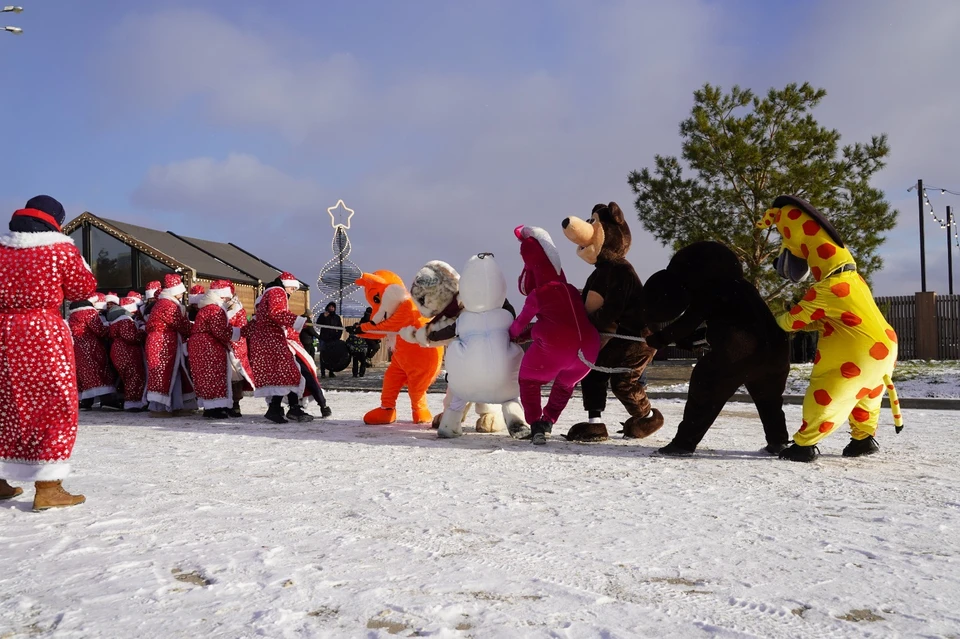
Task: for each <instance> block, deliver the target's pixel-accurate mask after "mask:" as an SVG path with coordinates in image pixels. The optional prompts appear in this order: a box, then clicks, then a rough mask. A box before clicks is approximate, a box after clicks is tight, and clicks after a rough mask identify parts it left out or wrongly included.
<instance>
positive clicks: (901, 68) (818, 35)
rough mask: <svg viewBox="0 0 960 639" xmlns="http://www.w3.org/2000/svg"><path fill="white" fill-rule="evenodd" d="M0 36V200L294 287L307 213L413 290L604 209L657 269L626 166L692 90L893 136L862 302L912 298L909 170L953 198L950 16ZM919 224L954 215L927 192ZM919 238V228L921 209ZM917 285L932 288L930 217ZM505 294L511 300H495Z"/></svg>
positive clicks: (956, 27)
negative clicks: (740, 91)
mask: <svg viewBox="0 0 960 639" xmlns="http://www.w3.org/2000/svg"><path fill="white" fill-rule="evenodd" d="M20 4H22V5H23V6H24V8H25V11H24V13H22V14H20V15H11V14H0V15H2V17H0V21H2V22H3V23H4V24H15V25H18V26H21V27H23V29H24V35H22V36H20V37H16V36H13V35H11V34H5V33H0V122H2V123H3V128H2V134H3V135H2V140H3V144H4V147H5V150H6V153H4V154H2V155H0V175H2V176H3V178H2V181H0V205H3V206H5V207H6V208H7V209H8V210H12V209H14V208H16V207H19V206H21V205H22V204H23V202H25V201H26V200H27V199H28V198H29V197H31V196H32V195H35V194H37V193H49V194H51V195H53V196H55V197H57V198H58V199H60V200H61V201H62V202H63V203H64V205H65V206H66V207H67V209H68V216H70V217H73V216H74V215H78V214H79V213H81V212H83V211H84V210H89V211H91V212H93V213H95V214H99V215H103V216H104V217H113V218H116V219H121V220H127V221H129V222H133V223H138V224H144V225H147V226H153V227H155V228H163V229H169V230H173V231H177V232H189V233H191V234H194V235H198V236H202V237H209V238H211V239H219V240H223V241H233V242H236V243H237V244H240V245H241V246H244V247H245V248H248V249H249V250H251V251H254V252H257V253H260V254H262V255H263V256H264V257H265V258H266V259H268V260H270V261H272V262H274V263H278V264H280V265H282V266H284V267H287V268H289V269H290V270H292V271H294V272H295V273H296V274H297V276H298V277H300V278H301V279H303V280H306V281H314V280H315V279H316V276H317V273H318V271H319V269H320V266H321V265H322V264H323V263H324V262H325V261H326V260H327V259H329V256H330V248H329V245H330V239H331V232H332V230H331V228H330V225H329V220H328V218H327V215H326V211H325V209H326V208H327V207H328V206H331V205H333V204H334V203H335V202H336V201H337V199H339V198H343V199H344V200H345V201H346V203H347V204H348V205H349V206H351V207H352V208H354V209H356V211H357V215H356V217H355V218H354V220H353V223H354V226H353V228H352V229H351V232H350V236H351V240H352V241H353V245H354V252H353V255H352V257H353V259H354V261H356V262H357V264H358V265H359V266H360V267H361V268H362V269H364V270H368V271H372V270H377V269H389V270H395V271H396V272H398V273H399V274H400V275H401V276H402V277H404V278H406V279H409V278H411V277H412V276H413V274H414V273H415V272H416V270H417V269H418V268H419V266H421V265H422V264H423V263H425V262H426V261H428V260H431V259H443V260H446V261H449V262H450V263H451V264H452V265H453V266H454V267H457V268H459V267H460V266H461V265H462V264H463V263H464V262H465V261H466V259H467V258H468V257H469V255H471V254H473V253H476V252H479V251H492V252H494V253H496V254H497V257H498V261H500V262H501V264H502V265H503V267H504V270H505V271H506V274H507V277H508V280H510V281H512V280H514V279H515V277H516V275H517V273H518V271H519V264H520V262H519V256H518V255H517V246H516V242H515V240H514V239H513V236H512V229H513V228H514V227H515V226H516V225H518V224H534V225H538V226H543V227H544V228H546V229H547V230H548V231H550V232H551V233H552V234H553V236H554V239H555V240H556V241H557V243H558V245H559V247H560V251H561V256H562V257H563V259H564V267H565V269H566V271H567V274H568V277H569V279H570V280H571V281H572V282H573V283H575V284H580V283H582V281H583V280H584V279H585V277H586V275H587V274H588V272H589V267H588V266H586V265H584V264H581V263H579V260H577V259H576V257H575V254H574V251H573V247H572V246H568V245H567V243H566V241H565V240H564V239H563V237H562V234H561V233H560V226H559V223H560V220H562V219H563V218H564V217H566V216H567V215H571V214H575V215H581V216H585V215H586V214H588V213H589V210H590V208H591V207H592V206H593V204H595V203H596V202H600V201H608V200H616V201H618V202H619V203H620V204H621V206H622V207H623V208H624V210H625V211H627V212H628V213H629V214H630V215H631V219H632V220H634V221H633V222H632V228H633V232H634V236H635V243H634V248H633V250H632V252H631V254H630V258H631V260H632V261H633V262H634V264H635V266H636V267H637V270H638V272H639V273H640V275H641V277H646V276H648V275H649V274H650V273H652V272H653V271H655V270H657V269H659V268H662V266H663V265H664V264H665V263H666V261H667V259H669V252H668V251H666V250H665V249H664V248H663V247H661V246H659V245H658V244H657V243H656V242H655V241H654V240H653V239H652V237H650V236H649V234H647V233H646V231H644V230H643V228H642V227H641V226H640V224H639V222H637V221H636V218H635V214H633V196H632V194H631V192H630V190H629V187H628V186H627V184H626V177H627V174H628V173H629V171H631V170H633V169H639V168H642V167H644V166H649V165H650V164H652V160H653V156H654V154H657V153H660V154H675V153H677V152H678V151H679V136H678V133H677V126H678V124H679V122H680V121H681V120H682V119H684V118H685V117H686V116H687V114H688V113H689V110H690V107H691V104H692V93H693V91H694V90H695V89H696V88H698V87H699V86H701V85H702V84H703V83H704V82H711V83H713V84H719V85H722V86H724V87H729V86H731V85H732V84H734V83H739V84H740V85H742V86H747V87H751V88H753V89H755V90H757V91H759V92H764V91H766V90H767V89H768V88H769V87H771V86H778V87H780V86H783V85H785V84H787V83H789V82H803V81H810V82H811V83H813V84H814V85H816V86H821V87H824V88H826V89H827V91H828V97H827V99H826V101H825V102H824V103H823V105H822V106H821V107H820V108H819V109H818V112H817V113H816V115H817V117H818V118H819V119H820V120H821V122H822V123H823V124H825V125H828V126H832V127H836V128H838V129H840V131H841V133H842V134H843V142H845V143H851V142H855V141H865V140H867V139H869V136H870V135H872V134H878V133H883V132H885V133H888V134H889V135H890V141H891V146H892V149H893V153H892V156H891V158H890V162H889V165H888V167H887V168H886V169H885V170H884V171H883V172H882V173H880V174H879V175H878V176H877V179H876V181H875V185H876V186H878V187H879V188H882V189H884V190H885V191H886V192H887V194H888V198H889V199H890V201H891V202H892V204H893V205H894V206H896V207H897V208H898V209H900V211H901V220H900V224H899V225H898V227H897V229H895V230H894V232H892V233H891V234H890V236H889V239H888V242H887V243H886V244H885V245H884V248H883V251H882V254H883V256H884V258H885V261H886V266H885V268H884V270H883V271H882V272H881V273H879V274H877V275H876V276H875V277H874V278H873V279H874V289H875V292H876V293H877V294H908V293H912V292H913V291H915V290H919V253H918V230H917V227H918V223H917V210H916V198H915V195H911V194H908V193H906V188H907V187H908V186H910V184H912V183H913V182H914V181H915V180H916V179H917V178H918V177H922V178H924V180H925V181H926V182H927V183H929V184H934V185H937V186H945V187H948V188H953V189H955V190H960V170H958V168H957V161H956V158H957V157H960V119H958V118H957V117H956V115H955V114H956V105H957V104H960V88H958V85H957V83H956V82H953V81H950V80H947V78H950V77H954V76H955V75H956V74H955V71H954V70H953V64H954V63H955V61H956V60H957V59H960V44H958V42H960V40H958V38H957V37H956V34H957V33H960V3H956V2H952V1H951V0H942V1H941V0H920V1H918V2H912V3H903V2H898V1H895V0H894V1H880V0H878V1H876V2H870V1H867V0H845V1H844V2H842V3H840V2H831V1H829V0H811V1H808V2H765V1H759V0H739V1H733V0H730V1H725V0H676V1H675V2H670V3H662V2H640V1H627V0H624V1H621V2H613V1H600V2H587V1H579V2H574V1H562V0H561V1H557V2H547V1H543V0H541V1H529V2H507V1H501V0H490V1H484V2H477V3H454V2H439V1H421V2H415V3H405V2H374V1H372V0H371V1H363V2H349V3H348V2H322V3H321V2H308V1H298V2H294V1H290V2H284V3H269V4H268V3H262V2H251V1H248V0H230V1H225V0H220V1H216V0H215V1H209V2H203V3H197V2H192V3H189V2H176V1H174V2H163V3H131V2H120V1H106V0H100V1H97V0H90V1H86V2H82V3H79V2H40V1H39V0H21V2H20ZM931 199H932V201H933V202H934V205H935V206H936V207H937V209H938V213H939V214H940V215H941V216H942V215H943V213H944V210H943V207H944V206H945V205H946V204H953V205H954V206H955V207H958V208H960V198H953V199H952V200H951V199H950V198H948V197H946V196H944V197H941V196H940V195H938V194H934V195H931ZM927 219H928V222H932V218H929V216H928V218H927ZM927 244H928V279H929V287H930V288H932V289H935V290H938V291H940V292H945V290H946V284H945V282H946V266H945V262H946V250H945V240H944V237H943V231H941V230H940V229H935V228H932V224H927ZM511 296H512V297H516V298H518V297H519V296H518V294H516V293H512V294H511Z"/></svg>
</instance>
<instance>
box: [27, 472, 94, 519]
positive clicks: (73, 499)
mask: <svg viewBox="0 0 960 639" xmlns="http://www.w3.org/2000/svg"><path fill="white" fill-rule="evenodd" d="M35 485H36V487H37V494H36V495H35V496H34V497H33V510H34V511H40V510H47V509H49V508H66V507H67V506H76V505H77V504H82V503H83V502H85V501H87V498H86V497H84V496H83V495H71V494H70V493H68V492H67V491H65V490H64V489H63V486H62V485H61V481H60V480H59V479H58V480H57V481H38V482H36V484H35Z"/></svg>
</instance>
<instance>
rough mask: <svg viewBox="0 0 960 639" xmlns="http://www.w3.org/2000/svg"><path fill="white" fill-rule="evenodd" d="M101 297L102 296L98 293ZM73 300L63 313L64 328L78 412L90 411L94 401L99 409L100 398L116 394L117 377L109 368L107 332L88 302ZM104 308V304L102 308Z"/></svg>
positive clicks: (92, 305)
mask: <svg viewBox="0 0 960 639" xmlns="http://www.w3.org/2000/svg"><path fill="white" fill-rule="evenodd" d="M98 295H102V293H98ZM94 299H97V300H98V297H95V296H91V298H90V299H88V300H77V301H76V302H74V303H73V304H71V305H70V309H69V310H68V311H67V313H68V316H67V324H68V325H69V326H70V334H71V335H72V336H73V353H74V357H75V358H76V362H77V389H78V391H79V392H80V408H82V409H83V410H90V409H91V408H93V403H94V401H95V400H96V398H97V397H99V398H100V401H101V407H102V406H103V401H104V398H106V396H108V395H112V394H113V393H116V392H117V387H116V379H117V374H116V372H115V371H114V370H113V367H112V366H111V365H110V344H109V338H110V328H109V327H108V326H107V325H106V323H105V322H104V320H103V319H102V317H101V315H100V312H99V311H98V310H97V308H96V307H95V306H94V304H97V305H99V304H100V302H99V300H98V301H97V302H91V300H94ZM103 306H106V303H104V304H103Z"/></svg>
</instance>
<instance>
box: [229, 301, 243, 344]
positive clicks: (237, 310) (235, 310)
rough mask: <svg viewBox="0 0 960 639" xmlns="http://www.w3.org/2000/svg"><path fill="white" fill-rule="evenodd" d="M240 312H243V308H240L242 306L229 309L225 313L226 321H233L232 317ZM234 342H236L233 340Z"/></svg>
mask: <svg viewBox="0 0 960 639" xmlns="http://www.w3.org/2000/svg"><path fill="white" fill-rule="evenodd" d="M242 310H243V307H242V306H235V307H233V308H231V309H230V310H229V311H227V319H228V320H232V319H233V316H234V315H236V314H237V313H239V312H240V311H242ZM234 341H236V340H234Z"/></svg>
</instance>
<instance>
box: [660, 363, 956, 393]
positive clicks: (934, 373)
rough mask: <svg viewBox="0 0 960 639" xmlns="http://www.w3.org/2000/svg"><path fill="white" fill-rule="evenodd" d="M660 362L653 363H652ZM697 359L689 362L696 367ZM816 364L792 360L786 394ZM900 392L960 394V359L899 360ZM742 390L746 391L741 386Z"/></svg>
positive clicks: (669, 389)
mask: <svg viewBox="0 0 960 639" xmlns="http://www.w3.org/2000/svg"><path fill="white" fill-rule="evenodd" d="M656 365H657V364H656V363H654V364H653V366H656ZM693 365H694V362H691V363H690V367H691V368H693ZM812 368H813V364H793V365H792V366H791V367H790V377H788V378H787V387H786V389H785V390H784V394H786V395H803V394H804V393H805V392H806V390H807V385H808V384H809V381H810V370H811V369H812ZM893 382H894V384H895V385H896V387H897V393H898V394H899V395H900V397H905V398H911V399H916V398H927V397H937V398H960V362H956V361H942V362H940V361H923V360H906V361H901V362H897V368H896V371H895V372H894V374H893ZM647 390H649V391H651V392H664V393H685V392H687V383H686V382H684V383H677V384H669V383H656V382H653V383H651V384H650V385H649V386H648V387H647ZM739 392H740V393H746V392H747V391H746V389H745V388H743V387H741V388H740V390H739Z"/></svg>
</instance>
